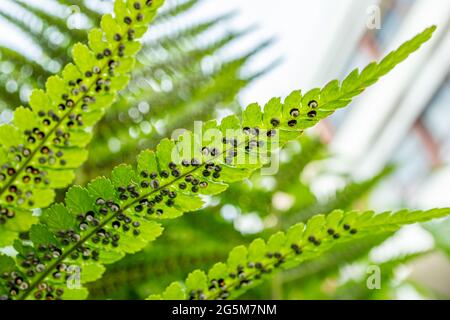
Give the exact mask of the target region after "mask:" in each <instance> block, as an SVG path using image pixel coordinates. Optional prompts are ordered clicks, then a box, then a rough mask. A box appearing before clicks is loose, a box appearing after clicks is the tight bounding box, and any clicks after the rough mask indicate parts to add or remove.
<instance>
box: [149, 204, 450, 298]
mask: <svg viewBox="0 0 450 320" xmlns="http://www.w3.org/2000/svg"><path fill="white" fill-rule="evenodd" d="M449 213H450V209H449V208H446V209H433V210H429V211H412V212H411V211H408V210H402V211H398V212H395V213H391V212H385V213H381V214H375V213H374V212H373V211H362V212H359V211H351V212H343V211H341V210H335V211H333V212H331V213H329V214H328V215H326V216H325V215H316V216H314V217H313V218H311V219H310V220H309V221H308V222H307V223H306V224H304V223H299V224H296V225H294V226H292V227H290V228H289V230H288V231H287V232H286V233H284V232H278V233H275V234H274V235H272V236H271V237H270V238H269V240H268V241H267V242H265V241H264V240H262V239H256V240H254V241H253V242H252V243H251V244H250V245H249V246H248V248H247V247H245V246H238V247H236V248H234V249H233V250H232V251H231V252H230V254H229V256H228V259H227V262H226V263H223V262H219V263H216V264H215V265H214V266H213V267H212V268H211V269H210V270H209V271H208V274H206V273H205V272H203V271H201V270H196V271H194V272H192V273H190V274H189V276H188V277H187V279H186V282H185V283H184V284H181V283H179V282H174V283H172V284H171V285H170V286H168V287H167V289H166V290H165V291H164V292H163V293H162V294H161V295H151V296H150V297H149V299H176V300H183V299H200V300H205V299H227V298H236V297H238V296H239V295H240V294H242V293H243V292H245V291H246V290H248V289H249V288H251V287H252V286H254V285H256V284H258V283H260V282H261V281H262V280H264V278H267V277H268V276H269V275H270V274H272V273H273V272H275V271H278V270H279V269H282V268H283V269H288V268H292V267H295V266H297V265H298V264H300V263H302V262H304V261H308V260H312V259H314V258H317V257H319V256H321V255H322V254H323V253H324V252H326V251H328V250H330V249H331V248H332V247H333V246H334V245H335V244H339V243H342V242H346V241H349V240H352V239H357V238H361V237H364V236H368V235H372V236H373V235H377V234H380V233H386V232H393V231H395V230H397V229H398V228H399V227H401V226H402V225H405V224H410V223H415V222H420V221H427V220H430V219H435V218H441V217H444V216H447V215H448V214H449Z"/></svg>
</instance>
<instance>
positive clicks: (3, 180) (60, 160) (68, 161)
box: [0, 0, 162, 246]
mask: <svg viewBox="0 0 450 320" xmlns="http://www.w3.org/2000/svg"><path fill="white" fill-rule="evenodd" d="M161 4H162V1H160V0H155V1H127V2H124V1H116V4H115V13H116V15H115V17H113V16H112V15H110V14H108V15H105V16H103V18H102V21H101V29H93V30H91V32H90V33H89V47H88V46H86V45H83V44H76V45H75V46H74V47H73V57H74V64H72V63H70V64H68V65H67V66H66V67H65V68H64V70H63V71H62V75H61V76H52V77H50V78H49V79H48V80H47V83H46V91H43V90H35V91H33V92H32V94H31V97H30V108H24V107H20V108H18V109H16V110H15V112H14V118H13V121H12V123H11V124H4V125H2V126H0V163H1V169H0V170H1V171H0V245H1V246H4V245H8V244H10V243H11V242H12V241H13V239H14V238H15V237H16V235H17V232H19V231H26V230H27V229H28V228H29V227H30V225H31V224H32V223H34V222H35V220H36V219H35V218H34V217H33V216H32V214H31V210H32V209H34V208H45V207H47V206H48V205H50V204H51V203H52V202H53V199H54V189H56V188H62V187H65V186H67V185H69V184H70V183H71V182H72V181H73V179H74V169H75V168H77V167H79V166H80V165H81V164H82V163H83V162H84V161H85V160H86V158H87V151H86V150H85V147H86V145H87V144H88V143H89V141H90V139H91V136H92V135H91V133H90V128H91V127H92V126H93V125H94V124H95V123H96V122H98V121H99V120H100V118H101V117H102V116H103V114H104V112H105V110H106V108H108V107H109V106H110V105H111V104H112V103H113V101H114V99H115V97H116V94H117V92H118V91H119V90H121V89H123V88H124V87H125V86H126V85H127V83H128V81H129V76H128V74H129V73H130V71H131V70H132V69H133V66H134V62H135V59H134V56H135V55H136V53H137V52H138V51H139V49H140V47H141V45H140V43H139V42H138V41H136V39H139V38H140V37H142V35H143V34H144V33H145V32H146V30H147V25H148V23H149V22H150V21H151V20H152V19H153V17H154V16H155V14H156V9H157V8H158V7H159V6H160V5H161Z"/></svg>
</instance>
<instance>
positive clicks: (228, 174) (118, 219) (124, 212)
mask: <svg viewBox="0 0 450 320" xmlns="http://www.w3.org/2000/svg"><path fill="white" fill-rule="evenodd" d="M147 3H151V2H148V1H147ZM116 4H119V6H118V7H119V8H120V5H124V3H123V2H120V1H119V2H116ZM130 6H131V4H130ZM122 10H124V9H123V8H122ZM122 10H117V8H116V13H117V14H118V15H119V13H121V12H124V11H122ZM119 16H120V15H119ZM105 29H108V31H109V32H111V31H112V32H113V34H112V36H113V37H114V35H115V31H113V30H110V29H114V28H111V27H109V28H105ZM429 32H430V31H429V30H427V31H425V32H424V34H427V33H429ZM108 34H110V33H108ZM426 38H427V37H424V36H423V34H421V35H419V36H417V37H416V38H414V39H415V40H413V42H409V43H412V45H410V47H406V48H405V47H404V46H403V47H402V48H403V49H402V50H401V51H397V52H399V56H397V55H395V54H394V55H390V61H394V62H400V61H401V59H400V58H401V57H404V51H405V50H410V51H412V50H415V49H417V43H418V42H420V41H423V40H425V39H426ZM417 39H420V40H417ZM74 56H75V57H76V56H77V54H75V55H74ZM380 70H381V71H380V72H384V68H383V69H380ZM378 76H379V75H378V74H375V75H373V76H372V77H378ZM61 81H62V80H61ZM344 83H347V85H346V86H343V88H344V87H345V88H348V86H349V84H348V83H349V81H348V80H346V81H344ZM358 83H359V84H360V85H361V86H363V85H364V84H365V83H366V82H361V81H358ZM372 83H373V82H371V83H370V84H372ZM362 90H363V89H361V90H360V91H362ZM342 91H343V92H346V90H344V89H342ZM335 97H337V99H341V97H342V95H338V96H335ZM56 98H57V99H60V95H59V94H57V95H56ZM323 101H326V103H325V106H326V109H325V110H323V107H322V106H321V103H322V102H323ZM333 101H334V100H333V99H332V98H331V97H330V92H329V91H321V90H313V91H311V92H309V93H307V94H306V95H305V96H302V94H301V93H300V92H299V91H295V92H293V93H292V94H291V95H289V96H288V97H287V98H286V100H285V101H284V104H282V103H281V101H280V99H272V100H270V101H269V102H268V103H267V104H266V105H265V107H264V112H263V111H261V108H260V106H259V105H257V104H251V105H250V106H248V107H247V108H246V109H245V110H244V111H243V114H242V119H239V118H238V117H237V116H235V115H232V116H228V117H226V118H224V119H223V120H222V121H221V123H220V125H218V124H217V123H216V121H210V122H206V123H203V124H202V128H201V129H202V130H201V132H196V133H195V134H194V133H192V132H189V131H186V132H184V133H183V134H181V135H180V136H179V137H178V138H177V139H176V140H169V139H164V140H162V141H161V143H160V144H159V145H158V147H157V148H156V151H155V152H153V151H149V150H147V151H144V152H142V153H141V154H140V155H139V157H138V161H137V167H136V168H135V169H134V168H133V167H131V166H129V165H121V166H118V167H116V168H115V169H114V170H113V172H112V175H111V179H107V178H98V179H95V180H93V181H92V182H91V183H89V184H88V185H87V187H86V188H82V187H78V186H75V187H72V188H71V189H69V191H68V192H67V194H66V201H65V202H66V206H63V205H61V204H56V205H53V206H52V207H50V208H48V209H46V210H45V211H44V212H43V214H42V217H41V219H40V223H39V224H36V225H34V226H33V227H32V228H31V230H30V240H31V243H32V244H33V246H31V245H30V244H29V243H21V242H19V241H16V242H15V244H14V245H15V249H16V250H17V252H19V254H18V255H17V256H16V260H17V266H16V268H17V271H16V273H14V274H11V273H8V277H14V276H15V275H17V274H20V277H21V282H22V283H24V287H23V288H17V287H14V289H11V290H10V292H9V295H7V296H6V297H7V298H13V297H18V298H20V299H26V298H30V295H31V294H32V295H33V296H34V297H35V298H42V297H43V296H44V295H50V296H51V297H52V298H54V297H55V296H54V295H53V294H52V293H49V292H48V291H46V288H48V286H49V285H51V286H52V287H53V288H54V289H58V290H59V292H60V295H59V297H62V298H66V299H68V298H73V297H85V296H86V294H87V292H86V290H85V289H83V288H82V287H78V288H76V289H70V288H69V289H68V290H65V291H61V290H62V288H63V286H65V284H64V280H65V277H66V276H67V275H68V270H67V269H66V267H67V266H69V265H77V266H78V267H79V268H80V269H81V270H80V272H81V279H82V281H84V282H90V281H93V280H95V279H97V278H98V277H100V276H101V274H102V273H103V271H104V264H109V263H112V262H115V261H117V260H119V259H121V258H122V257H123V256H124V255H125V254H127V253H134V252H137V251H140V250H142V249H143V248H144V247H145V246H146V245H147V244H148V243H149V242H150V241H153V240H154V239H155V238H156V237H158V236H159V235H160V234H161V232H162V227H161V225H160V223H159V222H158V221H160V220H163V219H173V218H176V217H179V216H181V215H182V214H183V213H184V212H189V211H194V210H197V209H199V208H201V207H202V206H203V200H202V197H200V195H215V194H219V193H221V192H223V191H224V190H226V189H227V187H228V185H229V183H232V182H237V181H242V180H243V179H245V178H247V177H249V176H250V175H251V174H252V173H253V172H254V171H256V170H257V169H259V168H261V167H263V166H264V165H266V164H268V163H270V160H271V159H270V156H271V155H272V152H273V151H276V150H278V148H279V147H282V146H284V145H285V144H286V143H287V142H288V141H290V140H294V139H297V138H298V137H299V136H300V135H301V133H302V132H303V130H304V129H306V128H309V127H311V126H312V125H314V124H315V123H316V122H317V121H319V120H320V119H323V118H324V117H325V116H327V115H329V114H331V113H332V111H333V110H332V107H331V106H332V105H334V106H335V107H336V108H337V107H340V106H342V104H339V105H338V104H337V103H335V102H333ZM348 102H349V101H347V103H348ZM202 132H204V133H205V135H203V133H202ZM5 177H6V176H5ZM447 213H448V210H445V209H442V210H432V211H428V212H414V213H410V214H408V212H407V211H403V212H399V213H396V214H393V215H390V214H383V215H378V216H373V213H372V212H366V213H363V214H358V213H355V212H354V213H348V214H345V215H344V214H343V213H342V212H340V211H336V212H335V213H333V214H330V215H328V216H327V217H326V218H325V217H324V216H316V217H315V218H313V219H312V220H310V222H309V224H308V227H307V228H306V229H305V226H304V225H298V226H296V227H295V228H293V230H294V231H291V232H290V233H288V236H287V237H288V238H289V239H291V238H290V237H291V236H297V235H298V234H297V232H298V233H299V234H301V235H303V234H306V235H307V236H306V238H308V237H309V236H312V235H313V234H312V233H314V241H310V242H312V243H313V244H311V245H313V246H316V245H317V244H318V243H319V242H318V241H319V240H320V241H322V240H323V241H322V242H323V244H322V246H321V247H320V248H325V247H327V245H325V244H328V246H329V245H330V244H331V242H330V241H329V238H323V237H324V235H325V234H326V232H327V230H324V228H325V221H326V223H327V226H328V227H333V228H334V229H335V230H336V231H338V232H339V233H340V232H341V228H344V229H348V228H349V229H350V231H349V232H347V233H344V234H342V238H343V239H346V238H348V237H350V236H351V235H353V234H354V233H355V230H358V234H359V235H361V234H364V233H365V232H367V231H372V230H373V229H374V228H375V227H376V228H375V229H376V230H377V231H381V230H386V231H387V230H392V229H396V228H398V226H399V225H401V224H406V223H413V222H417V221H423V220H426V219H431V218H434V217H439V216H443V215H445V214H447ZM348 225H349V226H351V227H349V226H348ZM355 228H357V229H355ZM304 229H305V230H304ZM290 234H291V235H290ZM280 238H282V239H284V234H282V233H280V234H278V235H277V236H275V237H274V239H275V240H271V241H269V250H272V249H270V248H271V247H272V245H278V240H279V239H280ZM277 239H278V240H277ZM302 239H303V238H302ZM309 239H310V240H311V239H312V238H309ZM293 240H295V241H299V242H300V240H301V239H298V238H293ZM280 241H281V240H280ZM341 241H342V240H341ZM281 242H283V243H282V244H281V245H280V249H283V248H284V247H283V248H281V246H282V245H284V244H285V243H284V240H283V241H281ZM272 243H273V244H272ZM291 244H292V243H290V244H289V245H288V249H289V246H290V245H291ZM300 244H301V245H302V246H304V245H305V246H306V244H304V243H303V241H301V242H300V243H299V245H300ZM309 248H311V246H306V248H305V249H309ZM244 249H245V248H244ZM244 249H242V248H241V249H237V250H236V252H242V250H244ZM289 250H291V249H289ZM263 251H264V250H263ZM312 251H314V250H312ZM30 252H31V253H30ZM236 252H235V253H233V254H232V257H234V256H236ZM290 255H292V253H291V254H290ZM277 256H278V255H277ZM305 256H308V254H304V255H302V257H305ZM238 258H239V259H241V258H242V257H241V256H240V255H239V257H238ZM30 259H31V261H33V262H34V261H37V264H38V265H37V266H35V265H33V263H30ZM2 260H8V261H9V259H8V258H2ZM231 261H235V260H234V258H232V259H231ZM294 261H295V260H294ZM268 262H270V263H272V262H273V260H270V261H268ZM233 263H234V262H233ZM237 263H239V264H240V263H241V261H237ZM5 264H7V265H8V266H9V262H7V263H6V262H5ZM8 268H9V267H8ZM8 270H9V269H8ZM0 271H2V270H0ZM30 271H31V273H32V275H29V272H30ZM198 274H199V273H198V272H197V273H195V275H194V277H197V276H196V275H198ZM5 278H6V277H5ZM201 278H202V279H203V276H201ZM205 278H206V276H205ZM4 280H5V279H4ZM4 280H3V283H4ZM202 281H203V280H202ZM205 281H206V279H205ZM189 282H191V280H189ZM195 284H197V282H195ZM202 286H203V283H202ZM44 287H45V288H44ZM180 292H181V289H180Z"/></svg>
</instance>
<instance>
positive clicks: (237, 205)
mask: <svg viewBox="0 0 450 320" xmlns="http://www.w3.org/2000/svg"><path fill="white" fill-rule="evenodd" d="M51 1H53V2H54V7H52V10H48V8H47V9H46V8H43V7H42V6H39V5H36V1H31V0H7V1H6V0H5V1H3V0H2V2H3V4H5V3H6V2H8V6H5V5H2V6H0V18H1V19H2V20H1V22H2V23H9V24H11V25H13V26H14V27H15V28H16V29H17V31H18V33H20V37H21V39H24V41H27V43H30V44H31V45H30V46H32V47H33V50H32V51H33V54H31V53H30V52H24V51H23V50H19V49H17V48H15V47H14V46H10V45H8V44H1V46H0V112H1V113H2V117H3V118H6V120H7V118H8V114H9V113H8V112H10V110H13V108H15V107H18V106H20V105H25V106H26V105H27V102H28V95H29V93H30V88H33V87H43V85H44V83H45V80H46V78H47V77H48V76H49V75H51V74H52V73H54V72H57V71H59V69H60V68H61V66H62V65H64V64H65V63H66V62H68V61H69V60H70V59H71V57H70V50H69V48H70V47H71V46H72V45H73V44H74V43H75V42H77V41H85V40H86V30H88V29H89V28H91V27H92V26H93V25H95V24H97V23H98V20H99V17H100V15H101V13H102V12H104V11H105V10H107V9H108V6H110V5H111V1H107V0H104V1H81V0H79V1H69V0H67V1H66V0H51ZM202 1H214V0H181V1H174V0H172V1H167V3H166V5H165V7H164V10H162V11H161V14H160V15H159V17H158V18H157V19H156V21H155V22H154V25H153V26H152V28H151V29H150V30H151V32H150V34H149V36H148V37H146V39H145V42H144V47H143V50H142V52H141V54H140V56H139V59H138V64H137V67H136V68H135V71H134V75H133V78H132V82H131V84H130V86H129V88H128V89H127V90H125V91H123V92H122V93H121V95H120V98H119V99H118V101H117V102H116V103H115V105H114V106H113V108H112V109H111V110H110V111H109V112H108V113H107V115H106V117H105V118H104V119H103V120H102V121H101V122H100V124H99V125H98V126H97V127H96V128H95V129H94V130H95V135H94V139H93V141H92V142H91V144H90V147H89V149H90V158H89V160H88V161H87V163H86V164H85V165H84V166H83V167H82V168H81V169H80V170H79V172H78V174H77V181H76V183H80V184H84V183H86V182H87V181H88V180H89V179H91V178H93V177H96V176H99V175H108V173H109V172H110V171H111V170H112V168H113V167H114V166H115V165H117V164H119V163H122V162H127V163H133V162H134V161H135V157H136V155H137V154H138V153H139V151H140V150H142V149H145V148H152V147H154V146H155V144H156V143H157V142H158V141H159V140H160V139H161V138H163V137H166V136H170V133H171V132H172V131H173V130H175V129H177V128H187V129H189V128H191V127H192V126H193V122H194V121H202V120H208V119H212V118H221V117H223V116H224V115H227V114H229V113H231V112H236V111H238V110H239V109H240V108H241V106H240V105H239V103H238V102H237V96H238V95H239V93H240V92H241V91H242V90H243V89H244V88H246V86H248V85H249V84H250V83H252V81H254V80H255V79H257V78H258V77H262V76H264V75H265V74H266V73H268V72H270V71H271V70H272V69H273V68H274V67H276V66H277V64H278V63H279V59H278V57H274V59H273V61H267V63H266V65H265V66H263V67H262V68H261V69H260V70H257V71H256V72H255V71H253V72H249V71H248V70H246V65H247V63H248V62H249V61H250V60H251V59H253V58H254V57H255V56H257V55H258V54H259V53H261V52H262V51H264V50H265V49H266V48H267V47H269V46H271V45H272V43H273V39H271V38H267V39H266V41H262V42H261V43H259V44H258V45H256V46H255V47H254V48H251V49H250V50H248V51H244V52H242V53H241V54H240V55H239V56H235V57H232V58H228V59H224V58H222V57H221V55H220V52H221V51H222V50H226V48H227V47H228V46H230V45H232V44H233V43H236V42H238V41H239V40H240V39H241V38H242V37H245V36H248V35H249V34H250V35H251V33H252V31H253V29H254V28H247V29H244V30H239V31H228V30H233V28H231V27H230V23H231V22H230V18H232V17H233V15H234V13H233V12H214V13H213V14H212V15H211V17H207V18H204V19H202V20H201V21H197V22H196V23H192V22H189V23H183V20H184V19H185V17H186V16H189V15H190V14H191V12H192V11H193V10H195V7H196V6H197V5H198V3H199V2H202ZM88 2H89V5H88ZM92 3H95V4H96V5H92ZM74 17H76V21H75V22H77V23H75V22H74V20H73V18H74ZM214 29H220V30H225V32H222V35H221V36H214V37H211V36H208V35H209V34H211V33H212V31H213V30H214ZM323 140H324V139H321V137H318V136H304V137H303V138H302V139H301V140H300V141H298V142H295V143H291V144H290V145H289V147H288V148H286V150H284V151H283V152H282V153H281V155H280V170H279V172H278V174H277V175H274V176H259V175H255V176H254V177H252V178H251V179H250V180H248V181H246V182H245V183H242V184H238V185H232V187H231V188H230V189H229V190H228V192H226V193H224V194H223V195H221V196H217V197H211V198H207V199H206V200H207V205H206V206H205V208H204V209H203V210H201V211H200V212H196V213H192V214H188V215H186V216H185V217H183V219H178V220H176V221H171V222H167V223H166V225H165V228H166V232H165V233H164V235H163V236H162V237H161V238H160V239H159V241H156V242H155V243H154V244H152V245H151V246H149V247H148V248H147V249H146V250H144V251H143V252H141V253H138V254H135V255H133V256H129V257H128V258H126V259H123V260H122V261H120V262H119V263H116V264H114V265H112V266H110V267H109V268H108V270H107V271H106V273H105V276H104V277H103V278H102V279H101V280H99V281H97V282H95V283H93V284H91V285H90V292H91V296H90V297H91V298H95V299H103V298H109V299H142V298H145V297H146V296H148V295H149V294H151V293H158V292H160V291H161V290H163V289H164V288H165V287H166V286H167V285H168V284H169V283H170V282H172V281H174V280H179V279H184V278H185V277H186V276H187V273H188V272H189V271H190V270H193V269H195V268H206V267H209V266H211V265H212V264H213V263H214V262H216V261H218V260H222V259H224V258H226V255H227V253H228V251H229V250H230V249H231V248H233V247H234V246H236V245H238V244H248V243H249V242H250V241H251V240H252V239H253V238H254V237H256V236H265V235H267V234H271V233H273V232H274V231H276V230H281V229H286V228H287V227H288V226H289V225H291V224H293V223H296V222H299V221H305V220H306V219H308V218H310V217H311V216H313V215H315V214H318V213H326V212H329V211H331V210H333V209H335V208H340V209H351V208H359V209H365V208H366V206H367V196H368V195H369V194H370V192H371V190H373V188H374V187H376V186H377V185H378V184H379V183H380V182H381V181H382V180H383V179H384V178H386V177H387V176H389V175H390V174H391V173H392V172H393V170H395V169H394V168H393V167H390V166H389V167H386V168H385V169H383V170H381V171H380V172H379V173H378V174H376V175H375V176H373V177H371V178H369V179H366V180H363V181H355V180H353V179H352V178H350V177H349V176H345V175H343V176H341V177H340V185H341V187H340V188H339V190H338V191H337V192H335V193H334V194H333V195H331V196H330V195H327V196H325V197H324V196H321V195H320V194H318V193H317V192H315V190H314V188H313V187H312V186H311V183H312V181H314V180H315V179H317V177H319V176H320V175H322V174H324V173H326V163H327V161H328V160H329V159H330V158H332V157H333V155H332V154H331V153H330V152H329V151H328V147H327V144H326V142H325V141H323ZM60 194H61V195H62V194H64V191H63V190H62V191H61V192H60ZM60 199H61V198H60ZM449 226H450V224H449V223H444V224H428V225H427V226H426V230H428V232H429V234H430V235H432V236H433V237H434V243H433V244H432V245H431V246H430V247H428V248H424V249H423V250H419V251H417V250H416V251H413V252H396V253H395V254H391V255H387V256H386V255H384V256H383V254H379V253H380V252H382V253H385V251H386V250H383V246H385V245H386V242H389V239H388V238H387V236H380V237H377V238H373V239H368V240H364V241H361V240H359V241H357V242H354V243H353V242H351V243H347V244H345V245H341V246H339V247H337V248H336V249H335V250H333V251H332V252H330V253H328V254H326V255H324V256H323V257H322V258H320V259H318V260H316V261H311V262H308V263H305V264H303V265H302V266H300V267H298V268H296V269H293V270H290V271H286V272H283V273H281V274H279V275H277V276H276V277H275V278H273V280H271V281H270V282H267V283H266V284H265V285H263V286H261V287H259V288H256V289H253V290H252V291H250V292H249V293H247V294H246V295H245V296H244V297H243V298H244V299H257V298H264V299H269V298H273V299H317V298H321V299H344V298H346V299H356V298H357V299H391V298H396V297H397V295H398V291H399V290H401V289H402V288H404V287H405V286H412V287H414V288H415V289H416V291H418V292H420V293H421V295H422V296H423V297H425V298H440V297H442V293H439V292H437V291H435V290H432V289H430V288H427V287H426V286H424V285H423V284H421V283H419V282H417V281H415V279H413V278H412V277H409V276H405V274H404V272H403V273H402V269H404V266H405V265H407V264H408V263H411V262H412V261H417V260H418V259H420V258H421V257H423V256H426V255H432V254H435V253H436V251H439V250H441V251H442V252H445V253H446V255H447V257H448V256H449V254H450V249H449V248H450V236H449V235H450V232H449V231H450V229H449ZM377 253H378V254H377ZM374 264H375V265H378V266H379V267H380V268H381V273H382V278H381V279H382V285H381V290H369V289H368V288H367V285H366V280H367V273H366V270H367V268H368V267H369V266H370V265H374ZM444 298H445V297H444ZM447 298H448V297H447Z"/></svg>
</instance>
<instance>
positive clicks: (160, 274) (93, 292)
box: [88, 212, 247, 299]
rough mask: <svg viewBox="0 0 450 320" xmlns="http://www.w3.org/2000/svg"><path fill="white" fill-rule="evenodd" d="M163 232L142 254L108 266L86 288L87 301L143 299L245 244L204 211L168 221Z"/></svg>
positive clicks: (215, 217)
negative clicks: (87, 291) (184, 244)
mask: <svg viewBox="0 0 450 320" xmlns="http://www.w3.org/2000/svg"><path fill="white" fill-rule="evenodd" d="M165 229H166V230H165V232H164V234H163V236H161V237H160V238H159V239H158V241H156V242H155V243H154V244H152V245H150V246H149V247H147V248H146V249H144V250H143V251H142V252H139V253H136V254H134V255H131V256H127V257H126V258H125V259H122V260H121V261H118V262H117V263H115V264H112V265H110V266H108V267H107V270H106V272H105V273H104V275H103V277H102V278H101V279H99V280H97V281H95V282H94V283H92V284H89V285H88V289H89V292H90V295H89V298H90V299H105V298H107V299H125V298H135V299H144V298H145V297H147V296H148V295H149V294H151V293H157V292H160V291H161V290H163V289H164V288H165V287H166V286H167V285H169V284H170V283H171V282H172V281H175V280H177V279H180V278H184V277H186V276H187V275H188V273H189V271H190V270H192V269H193V268H197V267H208V266H209V265H211V264H213V263H214V262H216V261H217V260H222V259H224V258H226V256H227V254H228V252H229V250H231V249H232V248H233V247H234V246H236V245H238V244H240V243H246V242H247V238H246V237H243V236H242V235H240V234H239V233H238V232H237V231H236V230H235V229H234V228H233V227H232V226H231V225H229V224H228V223H226V222H225V221H223V220H222V219H220V217H219V216H211V215H210V214H209V213H208V212H199V213H196V214H193V215H188V216H186V217H185V218H183V219H181V220H173V221H169V222H168V223H166V224H165ZM211 230H214V232H211ZM224 239H226V241H224ZM180 243H189V244H190V245H189V246H180V245H179V244H180Z"/></svg>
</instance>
